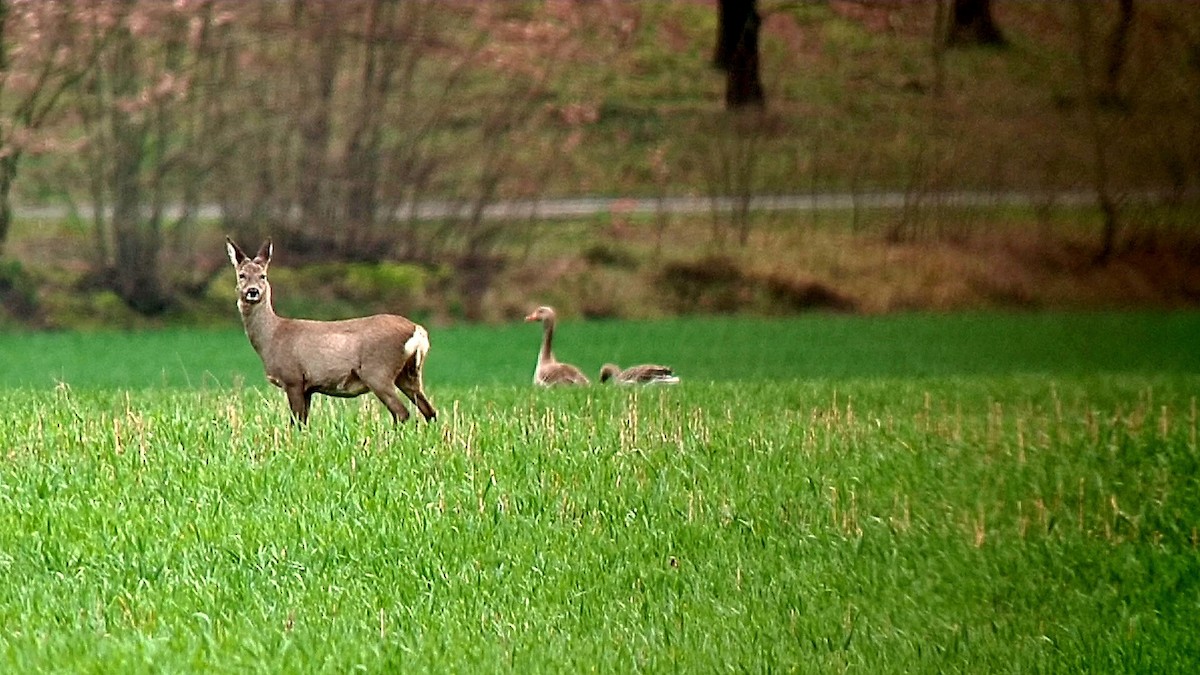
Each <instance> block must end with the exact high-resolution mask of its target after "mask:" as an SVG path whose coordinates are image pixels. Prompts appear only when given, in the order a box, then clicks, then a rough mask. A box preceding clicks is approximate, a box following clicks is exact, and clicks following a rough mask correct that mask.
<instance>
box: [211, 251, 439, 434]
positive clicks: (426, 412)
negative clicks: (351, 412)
mask: <svg viewBox="0 0 1200 675" xmlns="http://www.w3.org/2000/svg"><path fill="white" fill-rule="evenodd" d="M225 242H226V249H227V250H228V252H229V261H230V262H231V263H233V267H234V269H235V270H237V276H238V282H237V290H238V303H237V304H238V310H239V311H240V312H241V314H242V323H243V324H244V325H245V327H246V336H247V337H249V338H250V344H251V345H252V346H253V347H254V351H256V352H258V356H259V358H261V359H262V362H263V369H264V370H265V371H266V375H267V381H269V382H270V383H271V384H273V385H275V386H276V387H279V388H281V389H283V390H284V391H285V392H287V398H288V405H289V406H290V407H291V409H292V417H293V420H294V421H297V422H299V423H300V424H304V423H306V422H307V421H308V408H309V404H310V402H311V401H312V395H313V393H314V392H316V393H320V394H325V395H326V396H339V397H353V396H359V395H361V394H365V393H367V392H368V391H369V392H371V393H373V394H375V395H376V396H378V397H379V400H380V401H383V404H384V405H385V406H387V409H388V411H389V412H391V413H392V420H393V421H395V422H403V421H405V420H407V419H408V416H409V413H408V409H407V408H405V407H404V404H403V403H401V402H400V397H399V396H397V395H396V388H397V387H399V388H400V391H402V392H404V395H405V396H407V397H408V399H409V400H410V401H412V402H413V404H414V405H416V406H417V410H419V411H420V412H421V415H423V416H424V417H425V419H426V420H432V419H433V418H434V417H436V416H437V411H436V410H434V408H433V404H431V403H430V402H429V399H428V398H426V397H425V392H424V390H423V389H422V383H421V368H422V367H423V366H424V365H425V354H426V353H427V352H428V351H429V334H428V333H427V332H426V331H425V329H424V328H422V327H421V326H419V325H417V324H415V323H413V322H412V321H409V320H408V319H406V318H404V317H402V316H397V315H395V314H376V315H374V316H365V317H361V318H357V319H345V320H343V321H311V320H307V319H285V318H283V317H280V316H278V315H276V314H275V308H274V306H273V305H272V303H271V284H269V283H268V282H267V267H268V266H269V265H270V264H271V240H270V239H268V240H267V241H266V242H265V243H263V245H262V247H261V248H259V249H258V253H257V254H256V255H255V256H254V257H253V258H250V257H248V256H247V255H246V254H245V253H243V252H242V249H240V248H238V246H237V244H235V243H233V240H232V239H230V238H228V237H226V238H225Z"/></svg>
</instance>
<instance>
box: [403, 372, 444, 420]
mask: <svg viewBox="0 0 1200 675" xmlns="http://www.w3.org/2000/svg"><path fill="white" fill-rule="evenodd" d="M396 386H397V387H399V388H400V391H402V392H404V395H405V396H407V397H408V400H410V401H412V402H413V405H415V406H417V410H419V411H421V416H422V417H424V418H425V421H426V422H429V421H432V420H433V419H434V418H436V417H437V410H436V409H435V408H434V407H433V404H432V403H430V402H429V399H428V398H427V397H426V396H425V386H424V384H423V383H422V382H421V366H419V365H417V360H416V359H409V361H408V363H405V364H404V367H403V368H401V369H400V374H399V375H397V376H396Z"/></svg>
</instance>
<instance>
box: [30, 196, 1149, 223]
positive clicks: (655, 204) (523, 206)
mask: <svg viewBox="0 0 1200 675" xmlns="http://www.w3.org/2000/svg"><path fill="white" fill-rule="evenodd" d="M1138 197H1139V198H1141V199H1150V200H1156V199H1158V198H1160V197H1161V195H1159V194H1157V193H1145V194H1142V195H1138ZM737 202H738V200H736V199H734V198H731V197H717V198H715V199H714V198H711V197H666V198H664V199H661V200H660V199H655V198H653V197H569V198H561V199H543V200H506V201H499V202H496V203H494V204H490V205H488V206H487V207H485V208H484V210H483V217H484V218H486V219H488V220H523V219H529V218H535V219H549V218H566V217H576V216H590V215H595V214H600V213H639V214H647V213H660V212H665V213H671V214H692V213H710V212H711V211H712V210H713V209H714V208H715V209H717V210H719V211H729V210H731V209H733V208H734V206H735V205H736V204H737ZM914 203H917V204H920V205H923V206H933V205H942V206H968V207H969V206H979V207H987V206H1033V205H1036V204H1055V205H1059V206H1086V205H1091V204H1095V203H1096V197H1095V194H1094V193H1092V192H1088V191H1067V192H1052V193H1036V192H969V191H964V192H936V193H923V194H920V195H915V196H914V195H910V194H905V193H903V192H864V193H849V192H828V193H818V194H809V195H775V196H770V195H766V196H757V197H752V198H751V200H750V209H751V210H753V211H795V212H813V211H847V210H851V209H897V208H902V207H904V206H906V205H911V204H914ZM14 210H15V215H16V216H17V217H18V218H28V219H39V220H61V219H63V218H65V217H67V214H68V211H67V209H66V207H62V206H34V207H21V206H18V207H16V208H15V209H14ZM396 213H397V214H398V215H399V217H400V218H401V219H407V218H409V217H410V215H415V216H416V217H417V218H418V219H419V220H442V219H445V218H448V217H452V216H455V215H458V216H465V215H467V214H468V213H469V208H468V207H466V206H462V205H457V204H455V203H453V202H446V201H430V202H422V203H418V204H417V206H416V207H415V209H414V208H413V207H411V206H404V207H401V208H399V209H397V210H396ZM178 214H179V209H178V208H172V209H168V214H167V217H168V218H175V217H177V216H178ZM83 215H84V217H87V216H89V215H90V212H88V211H85V212H84V214H83ZM197 216H198V217H199V218H201V219H205V220H215V219H218V218H220V217H221V209H220V207H218V206H216V205H215V204H214V205H205V206H202V207H201V208H200V209H199V212H198V213H197Z"/></svg>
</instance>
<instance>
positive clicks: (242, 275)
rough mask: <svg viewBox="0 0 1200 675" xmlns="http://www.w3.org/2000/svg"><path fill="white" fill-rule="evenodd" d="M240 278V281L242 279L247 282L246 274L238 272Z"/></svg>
mask: <svg viewBox="0 0 1200 675" xmlns="http://www.w3.org/2000/svg"><path fill="white" fill-rule="evenodd" d="M238 278H239V279H241V280H242V281H245V280H246V273H245V272H238Z"/></svg>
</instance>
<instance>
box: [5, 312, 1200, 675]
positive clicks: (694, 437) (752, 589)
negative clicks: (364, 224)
mask: <svg viewBox="0 0 1200 675" xmlns="http://www.w3.org/2000/svg"><path fill="white" fill-rule="evenodd" d="M539 335H540V331H539V327H537V326H533V325H524V324H521V325H512V326H505V327H490V328H489V327H480V326H476V327H459V328H450V329H435V330H433V331H431V337H432V342H433V350H432V351H431V354H430V361H429V366H428V370H427V380H428V381H427V389H428V391H429V393H430V395H431V397H432V399H433V400H434V402H435V404H437V405H438V406H439V408H440V412H441V415H440V417H439V419H438V421H437V422H436V423H434V424H430V425H426V424H411V425H408V426H406V427H402V428H393V427H392V426H391V425H390V423H389V422H388V421H387V420H386V413H385V412H384V410H383V408H382V406H380V405H379V404H378V403H377V402H376V401H374V400H372V399H370V398H369V397H363V398H360V399H356V400H352V401H335V400H331V399H326V398H319V399H317V403H316V405H315V407H314V411H313V419H312V424H311V425H310V427H309V428H308V429H307V430H305V431H303V432H299V431H296V430H293V429H291V428H289V427H288V426H287V424H286V405H285V404H284V401H283V396H282V394H280V393H279V392H277V391H274V390H271V389H270V388H268V387H266V386H265V384H264V383H263V382H262V380H261V375H260V371H259V365H258V362H257V360H256V357H255V355H254V353H253V352H252V351H251V350H250V347H249V345H248V344H247V343H246V342H245V337H244V336H242V335H240V334H239V333H237V332H235V331H213V332H184V331H178V332H173V331H168V332H155V333H135V334H5V335H3V336H0V354H3V357H2V358H3V359H4V360H3V368H2V369H0V385H3V388H0V410H2V411H3V415H0V452H3V453H4V456H3V461H2V462H0V571H2V572H3V573H2V574H0V669H3V670H5V671H10V672H14V671H15V672H20V671H25V672H29V671H43V670H56V671H89V672H145V671H155V672H159V671H168V670H170V671H174V670H183V671H206V670H214V671H230V670H238V671H251V672H280V671H331V672H346V671H350V670H355V669H364V670H367V671H372V672H374V671H397V670H400V671H405V672H412V671H418V672H419V671H452V672H463V671H480V670H482V671H517V672H539V671H552V672H562V671H577V670H586V671H607V672H613V671H615V672H628V671H635V670H647V671H653V672H658V671H664V670H686V671H701V672H711V671H716V670H739V671H747V670H749V671H766V670H786V671H818V672H828V671H844V670H851V669H854V670H860V671H866V672H942V671H948V670H949V671H957V670H962V671H972V672H1028V671H1064V670H1068V671H1077V670H1082V671H1102V672H1120V671H1138V672H1146V671H1153V672H1192V671H1194V670H1195V668H1196V666H1197V665H1198V664H1200V633H1197V632H1196V630H1195V625H1196V619H1197V617H1200V548H1198V547H1200V534H1198V528H1200V485H1198V484H1197V483H1198V480H1200V466H1198V464H1200V447H1198V446H1197V428H1198V422H1197V400H1196V399H1197V393H1198V392H1200V356H1198V355H1197V353H1196V350H1195V348H1194V345H1195V340H1194V337H1195V336H1196V335H1200V315H1197V314H1195V313H1166V314H1156V313H1105V314H1042V315H997V314H977V315H955V316H936V315H910V316H890V317H876V318H869V317H848V316H833V315H831V316H807V317H802V318H796V319H787V320H782V319H780V320H759V319H750V318H681V319H674V320H669V321H661V322H587V323H584V322H564V323H563V324H562V326H561V328H560V335H559V340H558V341H557V344H556V352H557V353H558V354H559V356H560V358H563V359H565V360H570V361H572V362H575V363H577V364H579V365H580V366H582V367H584V368H585V369H587V370H588V371H593V370H595V368H597V367H598V366H599V365H600V363H601V362H602V361H604V360H609V359H616V360H618V361H624V362H626V363H632V362H635V361H642V360H662V361H667V362H670V363H672V364H673V365H675V366H676V367H677V369H678V370H679V372H680V373H681V374H682V376H683V377H684V383H683V384H682V385H680V386H678V387H673V388H659V389H640V390H636V389H616V388H607V387H592V388H588V389H578V390H555V391H539V390H534V389H533V387H532V386H530V385H529V384H528V380H529V378H530V377H531V373H532V367H533V360H534V355H535V350H536V345H537V340H538V337H539Z"/></svg>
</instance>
